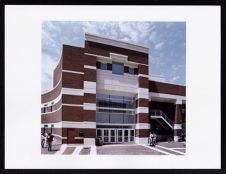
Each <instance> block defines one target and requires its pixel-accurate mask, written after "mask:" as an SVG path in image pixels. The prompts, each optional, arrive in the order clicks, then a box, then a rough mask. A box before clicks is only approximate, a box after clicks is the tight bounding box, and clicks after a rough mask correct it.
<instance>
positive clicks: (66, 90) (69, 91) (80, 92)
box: [62, 88, 84, 96]
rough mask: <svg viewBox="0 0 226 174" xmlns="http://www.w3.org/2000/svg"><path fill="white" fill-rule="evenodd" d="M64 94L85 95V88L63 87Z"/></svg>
mask: <svg viewBox="0 0 226 174" xmlns="http://www.w3.org/2000/svg"><path fill="white" fill-rule="evenodd" d="M62 94H67V95H79V96H83V95H84V91H83V89H74V88H62Z"/></svg>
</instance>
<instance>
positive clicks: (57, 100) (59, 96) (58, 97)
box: [41, 92, 62, 108]
mask: <svg viewBox="0 0 226 174" xmlns="http://www.w3.org/2000/svg"><path fill="white" fill-rule="evenodd" d="M61 95H62V92H60V94H59V95H58V96H57V97H56V98H55V99H53V100H51V101H48V102H46V103H42V104H41V107H42V108H43V107H44V106H45V105H47V106H51V105H52V102H54V104H53V105H52V106H54V105H55V104H57V103H58V102H59V101H60V100H61V97H62V96H61Z"/></svg>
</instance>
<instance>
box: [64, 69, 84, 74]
mask: <svg viewBox="0 0 226 174" xmlns="http://www.w3.org/2000/svg"><path fill="white" fill-rule="evenodd" d="M62 72H66V73H73V74H84V72H79V71H70V70H64V69H63V70H62Z"/></svg>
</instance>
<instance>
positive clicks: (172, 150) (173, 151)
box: [156, 145, 185, 155]
mask: <svg viewBox="0 0 226 174" xmlns="http://www.w3.org/2000/svg"><path fill="white" fill-rule="evenodd" d="M156 146H157V147H160V148H163V149H166V150H169V151H172V152H176V153H179V154H181V155H184V154H185V153H183V152H180V151H176V150H174V149H171V148H167V147H164V146H160V145H156Z"/></svg>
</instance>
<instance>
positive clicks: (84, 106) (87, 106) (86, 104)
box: [83, 103, 96, 111]
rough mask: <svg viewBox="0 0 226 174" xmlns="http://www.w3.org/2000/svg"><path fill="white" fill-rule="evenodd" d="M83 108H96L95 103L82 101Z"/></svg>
mask: <svg viewBox="0 0 226 174" xmlns="http://www.w3.org/2000/svg"><path fill="white" fill-rule="evenodd" d="M83 109H84V110H94V111H95V110H96V103H84V105H83Z"/></svg>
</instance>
